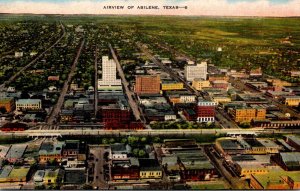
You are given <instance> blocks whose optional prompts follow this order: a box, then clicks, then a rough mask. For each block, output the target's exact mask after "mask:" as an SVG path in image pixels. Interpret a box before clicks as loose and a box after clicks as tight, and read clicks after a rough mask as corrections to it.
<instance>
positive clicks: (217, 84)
mask: <svg viewBox="0 0 300 191" xmlns="http://www.w3.org/2000/svg"><path fill="white" fill-rule="evenodd" d="M211 84H212V87H213V88H216V89H224V90H228V85H229V84H228V82H227V81H225V80H215V81H212V82H211Z"/></svg>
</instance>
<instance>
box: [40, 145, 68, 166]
mask: <svg viewBox="0 0 300 191" xmlns="http://www.w3.org/2000/svg"><path fill="white" fill-rule="evenodd" d="M63 145H64V142H44V143H43V144H42V145H41V148H40V151H39V162H40V163H46V162H48V161H57V162H61V159H62V148H63Z"/></svg>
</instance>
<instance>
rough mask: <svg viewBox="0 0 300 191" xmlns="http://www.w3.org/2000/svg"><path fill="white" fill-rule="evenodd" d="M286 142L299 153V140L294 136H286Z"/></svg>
mask: <svg viewBox="0 0 300 191" xmlns="http://www.w3.org/2000/svg"><path fill="white" fill-rule="evenodd" d="M286 142H287V143H288V144H289V145H291V146H292V147H294V148H295V149H296V150H297V151H300V138H299V137H297V136H294V135H287V136H286Z"/></svg>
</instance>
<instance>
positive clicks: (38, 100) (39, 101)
mask: <svg viewBox="0 0 300 191" xmlns="http://www.w3.org/2000/svg"><path fill="white" fill-rule="evenodd" d="M41 102H42V101H41V100H40V99H19V100H17V101H16V104H38V103H41Z"/></svg>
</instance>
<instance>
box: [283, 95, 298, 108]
mask: <svg viewBox="0 0 300 191" xmlns="http://www.w3.org/2000/svg"><path fill="white" fill-rule="evenodd" d="M283 101H284V104H285V105H288V106H295V107H297V106H299V104H300V96H285V97H284V98H283Z"/></svg>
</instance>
